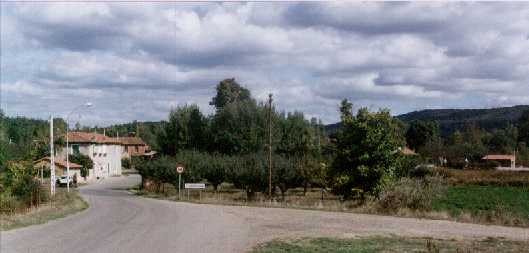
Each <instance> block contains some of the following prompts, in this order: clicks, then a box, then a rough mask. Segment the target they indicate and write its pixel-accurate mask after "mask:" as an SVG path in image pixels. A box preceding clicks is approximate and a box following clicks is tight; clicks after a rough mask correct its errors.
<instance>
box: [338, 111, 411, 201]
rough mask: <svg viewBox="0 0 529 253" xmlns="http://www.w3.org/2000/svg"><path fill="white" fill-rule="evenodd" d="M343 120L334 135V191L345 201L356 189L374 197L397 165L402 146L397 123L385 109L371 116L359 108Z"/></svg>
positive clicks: (346, 114)
mask: <svg viewBox="0 0 529 253" xmlns="http://www.w3.org/2000/svg"><path fill="white" fill-rule="evenodd" d="M343 104H344V103H343V102H342V105H343ZM342 111H344V110H342ZM342 118H344V119H346V120H345V121H343V122H342V129H341V130H340V131H339V132H338V134H337V140H336V148H335V152H336V156H335V159H334V162H333V164H332V167H331V170H330V171H329V172H330V176H331V177H332V178H334V179H335V180H334V182H335V184H334V186H333V191H334V192H335V193H336V194H339V195H342V196H343V197H344V198H351V197H353V193H354V192H357V190H360V191H361V192H370V193H375V194H376V193H377V192H378V191H379V190H380V189H381V185H383V184H384V183H385V182H387V181H388V180H389V179H390V178H392V177H393V175H394V170H395V167H396V166H397V157H398V156H399V154H398V152H397V150H398V148H399V147H402V146H403V144H404V140H403V137H402V136H401V134H400V128H399V124H398V122H397V121H396V120H395V119H394V118H393V117H391V115H390V114H389V111H387V110H381V111H379V112H376V113H371V112H369V111H368V110H367V109H365V108H362V109H360V110H359V111H358V113H357V115H356V117H352V116H351V117H350V118H349V116H348V113H347V111H346V112H345V115H344V113H343V112H342ZM353 189H357V190H355V191H353Z"/></svg>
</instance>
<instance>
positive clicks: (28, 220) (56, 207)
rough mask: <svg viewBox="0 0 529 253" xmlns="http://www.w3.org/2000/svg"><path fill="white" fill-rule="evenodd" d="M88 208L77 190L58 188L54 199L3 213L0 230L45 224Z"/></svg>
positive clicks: (0, 218) (0, 216)
mask: <svg viewBox="0 0 529 253" xmlns="http://www.w3.org/2000/svg"><path fill="white" fill-rule="evenodd" d="M86 208H88V204H87V203H86V202H85V201H84V200H83V199H82V198H81V196H80V195H79V193H78V192H77V191H73V192H70V193H67V192H65V191H64V190H62V189H58V191H57V193H56V195H55V197H53V199H52V201H50V202H48V203H46V204H43V205H40V206H39V207H38V208H34V209H30V210H28V211H26V212H23V213H15V214H1V215H0V231H6V230H11V229H15V228H20V227H25V226H30V225H35V224H43V223H46V222H48V221H50V220H54V219H58V218H63V217H66V216H68V215H70V214H74V213H77V212H79V211H82V210H84V209H86Z"/></svg>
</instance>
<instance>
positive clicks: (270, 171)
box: [268, 93, 272, 200]
mask: <svg viewBox="0 0 529 253" xmlns="http://www.w3.org/2000/svg"><path fill="white" fill-rule="evenodd" d="M268 197H269V198H270V200H271V199H272V93H270V94H268Z"/></svg>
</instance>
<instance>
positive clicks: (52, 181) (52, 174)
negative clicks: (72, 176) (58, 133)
mask: <svg viewBox="0 0 529 253" xmlns="http://www.w3.org/2000/svg"><path fill="white" fill-rule="evenodd" d="M53 141H54V140H53V116H50V194H51V196H54V195H55V154H54V148H53ZM42 174H44V172H43V173H42Z"/></svg>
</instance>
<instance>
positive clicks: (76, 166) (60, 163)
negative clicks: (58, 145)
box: [34, 157, 83, 169]
mask: <svg viewBox="0 0 529 253" xmlns="http://www.w3.org/2000/svg"><path fill="white" fill-rule="evenodd" d="M40 162H47V163H50V162H51V161H50V157H44V158H42V159H40V160H38V161H35V162H34V164H37V163H40ZM55 165H56V166H59V167H61V168H66V161H62V160H55ZM82 167H83V166H81V165H79V164H77V163H72V162H70V169H81V168H82Z"/></svg>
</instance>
